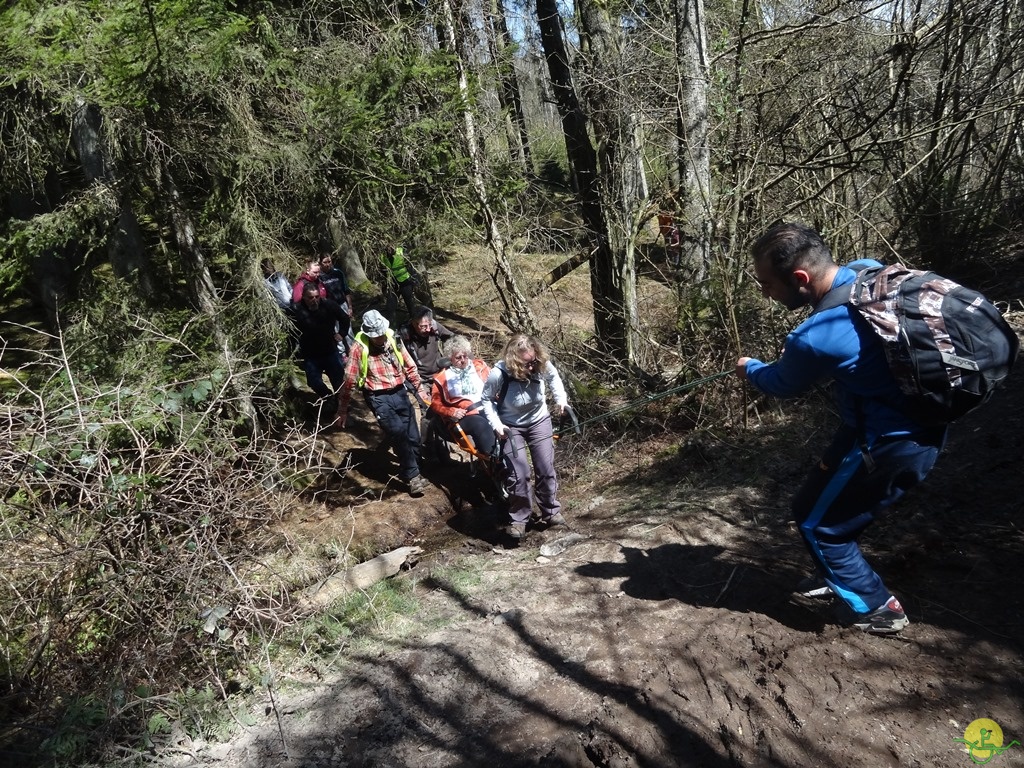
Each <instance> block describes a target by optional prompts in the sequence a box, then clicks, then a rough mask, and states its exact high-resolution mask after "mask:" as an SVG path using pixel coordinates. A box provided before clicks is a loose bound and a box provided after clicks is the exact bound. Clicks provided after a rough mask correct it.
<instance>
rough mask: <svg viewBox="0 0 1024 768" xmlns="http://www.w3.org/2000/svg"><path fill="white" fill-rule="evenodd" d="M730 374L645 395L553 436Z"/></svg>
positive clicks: (713, 375)
mask: <svg viewBox="0 0 1024 768" xmlns="http://www.w3.org/2000/svg"><path fill="white" fill-rule="evenodd" d="M732 373H733V371H732V370H728V371H722V372H721V373H714V374H712V375H711V376H705V377H704V378H702V379H697V380H696V381H691V382H689V383H687V384H682V385H680V386H678V387H673V388H672V389H667V390H665V391H664V392H658V393H656V394H653V395H646V396H644V397H641V398H639V399H638V400H634V401H633V402H631V403H627V404H626V405H623V406H620V407H619V408H615V409H613V410H610V411H608V412H607V413H601V414H598V415H597V416H592V417H591V418H589V419H585V420H584V421H581V422H579V423H577V424H571V425H564V426H559V427H558V429H556V430H555V436H556V437H557V436H560V435H563V434H566V433H568V432H575V431H576V430H577V429H582V428H583V426H584V425H586V424H593V423H594V422H597V421H603V420H604V419H609V418H611V417H612V416H615V415H616V414H619V413H625V412H626V411H631V410H633V409H635V408H640V407H642V406H644V405H647V404H648V403H653V402H655V401H656V400H661V399H663V398H666V397H668V396H670V395H675V394H678V393H680V392H686V391H687V390H690V389H696V388H697V387H702V386H704V385H705V384H708V383H710V382H712V381H715V380H716V379H721V378H723V377H725V376H729V375H731V374H732Z"/></svg>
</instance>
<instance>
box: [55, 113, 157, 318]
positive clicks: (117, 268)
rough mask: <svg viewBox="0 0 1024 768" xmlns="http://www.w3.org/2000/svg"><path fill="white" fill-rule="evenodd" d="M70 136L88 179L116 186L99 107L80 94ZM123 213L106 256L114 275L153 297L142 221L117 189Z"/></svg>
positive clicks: (115, 175)
mask: <svg viewBox="0 0 1024 768" xmlns="http://www.w3.org/2000/svg"><path fill="white" fill-rule="evenodd" d="M71 139H72V141H73V142H74V145H75V149H76V150H77V151H78V159H79V162H81V164H82V170H83V171H84V173H85V178H86V179H87V180H88V181H89V182H90V183H91V184H97V183H99V184H108V185H110V186H111V187H115V188H116V187H117V182H118V179H117V173H116V170H115V168H114V165H113V162H112V161H111V160H110V159H109V157H108V156H107V152H106V151H105V149H104V147H103V137H102V117H101V115H100V110H99V107H97V106H95V105H94V104H87V103H86V102H85V100H84V99H83V98H82V97H81V96H77V97H75V111H74V114H73V115H72V119H71ZM117 200H118V205H119V207H120V213H119V215H118V218H117V224H116V226H115V228H114V231H113V232H112V233H111V234H110V238H109V240H108V245H107V257H108V258H109V259H110V264H111V266H112V267H113V269H114V275H115V276H117V277H119V278H121V279H126V278H127V279H132V280H135V281H137V283H138V286H139V292H140V293H141V294H142V296H144V297H146V298H150V297H152V296H153V281H152V270H151V268H150V264H149V258H148V255H149V251H148V250H147V249H146V247H145V245H144V243H143V241H142V230H141V229H140V228H139V220H138V219H137V218H136V216H135V211H133V210H132V207H131V204H130V202H129V201H128V200H127V198H126V196H125V194H124V193H123V192H122V191H120V190H118V191H117Z"/></svg>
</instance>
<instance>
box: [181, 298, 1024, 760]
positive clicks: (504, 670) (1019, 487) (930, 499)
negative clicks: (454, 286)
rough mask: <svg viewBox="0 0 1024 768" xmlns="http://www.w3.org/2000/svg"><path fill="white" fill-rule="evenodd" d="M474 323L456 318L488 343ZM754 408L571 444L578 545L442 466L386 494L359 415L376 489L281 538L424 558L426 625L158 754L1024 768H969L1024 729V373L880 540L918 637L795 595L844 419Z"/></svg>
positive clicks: (369, 481) (876, 540)
mask: <svg viewBox="0 0 1024 768" xmlns="http://www.w3.org/2000/svg"><path fill="white" fill-rule="evenodd" d="M469 319H470V318H469V315H468V312H467V313H466V314H458V313H451V314H449V315H448V316H447V317H445V316H444V315H442V321H443V322H445V323H446V324H448V325H451V326H452V327H454V328H456V329H458V330H463V331H467V332H469V333H471V334H473V336H474V339H476V340H479V341H481V343H482V344H484V345H485V346H486V343H487V342H488V341H489V340H492V337H491V336H488V335H487V332H486V327H485V326H483V325H480V324H471V323H470V322H469ZM712 386H734V384H729V383H728V380H723V383H721V384H715V385H712ZM758 412H760V413H761V414H764V416H763V418H761V419H758V418H756V417H754V418H752V420H751V422H750V424H749V426H748V428H747V429H746V430H741V429H729V428H724V427H723V428H722V429H720V430H712V431H711V432H707V433H702V434H701V436H700V437H699V438H694V437H693V436H688V437H686V438H683V437H682V436H680V435H674V436H672V435H670V436H669V437H668V438H663V439H662V440H661V441H660V442H659V443H657V444H643V445H641V444H637V443H636V442H635V441H632V440H630V439H628V435H626V436H611V435H604V434H600V433H598V434H597V435H596V436H591V435H590V434H588V433H585V434H584V436H583V437H582V438H571V439H567V440H566V441H564V442H563V443H562V444H561V445H560V446H559V448H558V451H559V461H560V465H561V467H562V480H563V487H562V492H561V497H562V500H563V503H564V504H565V507H566V516H567V517H568V518H569V521H570V529H569V530H565V529H555V530H553V531H532V532H531V533H530V534H529V535H528V536H527V538H526V539H525V540H524V541H523V542H522V544H521V545H520V546H518V547H514V546H512V544H511V542H508V541H505V540H504V539H503V538H502V535H501V534H500V532H499V530H498V528H497V526H498V525H499V524H500V522H501V517H500V512H499V511H497V510H496V509H495V508H494V507H491V506H488V505H486V504H484V503H483V501H482V499H480V498H477V497H476V496H475V495H474V494H473V493H468V492H462V491H461V490H460V489H463V488H465V487H467V483H468V482H469V480H468V467H467V466H466V465H465V464H460V463H454V464H450V465H447V466H444V467H442V468H437V467H434V468H431V469H428V470H427V472H426V474H427V476H428V477H429V478H430V479H431V480H432V481H433V482H434V487H433V488H432V489H431V490H430V491H429V492H428V494H427V495H426V496H425V497H424V498H422V499H419V500H411V499H409V498H408V497H407V496H405V495H404V494H403V493H401V492H400V491H398V490H396V489H394V488H389V487H387V483H388V474H389V467H390V466H391V465H390V464H389V462H391V461H392V459H391V458H390V457H389V456H388V455H386V454H385V453H384V452H382V451H379V450H377V449H376V446H377V444H378V442H379V438H378V437H377V435H376V433H375V432H374V429H373V426H372V425H371V424H370V423H369V422H368V421H367V420H366V414H364V413H358V412H357V413H356V414H355V415H356V419H355V422H356V423H355V424H354V426H353V428H352V429H351V430H349V431H347V432H346V433H343V434H327V433H325V435H324V437H325V439H327V440H329V441H330V442H331V443H332V444H333V445H334V447H335V448H336V449H337V450H338V452H339V453H340V454H342V455H343V456H344V457H345V461H346V462H347V464H346V465H347V466H349V467H350V469H349V470H348V473H347V475H346V477H345V480H344V483H343V487H342V488H339V489H337V490H338V495H337V496H336V497H335V498H339V499H340V498H343V497H344V494H348V497H349V498H351V497H353V496H354V495H355V494H357V493H358V492H360V491H361V492H362V493H363V497H362V499H363V500H362V501H360V502H359V503H356V504H352V503H351V502H349V503H347V504H341V503H337V504H336V505H335V506H332V505H331V504H330V503H326V502H325V505H324V507H323V509H324V510H326V511H325V512H323V513H321V514H319V515H309V514H306V515H298V514H297V515H295V516H294V517H293V518H291V519H290V520H288V521H286V522H285V524H284V526H283V528H282V531H281V535H282V536H285V537H287V538H289V539H292V540H295V539H299V538H303V539H322V540H324V541H327V540H331V541H336V540H338V539H342V540H345V537H346V536H349V535H352V534H353V531H354V532H355V534H354V536H355V540H356V541H357V542H358V541H360V540H362V541H373V542H374V543H375V546H377V547H379V548H382V547H385V546H399V545H408V544H415V545H418V546H420V547H422V548H423V549H424V554H423V555H422V556H421V557H420V558H419V560H418V561H417V562H416V563H415V564H414V565H413V566H412V567H411V568H409V569H408V570H406V571H404V572H403V573H402V574H401V575H399V576H398V577H396V578H398V579H403V580H407V581H408V582H409V583H410V584H411V585H412V589H413V592H414V594H415V596H416V598H417V600H418V607H417V609H416V614H415V617H414V619H413V622H412V623H411V624H409V625H406V626H405V628H404V629H403V631H402V632H400V633H393V632H391V633H386V634H384V635H382V636H380V637H377V638H374V641H373V643H368V642H365V641H363V642H360V643H353V644H351V645H350V646H347V647H342V648H339V650H338V656H337V661H336V663H335V664H334V665H333V666H332V667H331V668H330V671H329V672H327V673H324V672H323V668H320V672H319V674H316V675H314V674H313V673H312V672H311V671H309V670H305V671H304V670H291V671H288V672H285V671H280V672H279V673H278V679H277V686H276V688H275V691H274V695H273V697H271V696H270V695H269V694H268V693H266V692H265V693H264V694H263V696H262V698H261V699H260V700H258V701H255V702H250V705H251V706H252V710H251V713H250V714H251V717H252V719H253V721H254V722H255V723H256V724H255V725H254V726H252V727H249V728H248V729H247V730H245V731H244V732H242V733H240V734H239V735H238V736H237V737H236V738H235V739H234V740H232V741H231V742H229V743H224V744H210V743H198V742H189V741H187V740H184V741H182V742H180V743H179V744H177V745H175V746H174V748H173V749H171V750H168V751H167V752H165V754H164V759H163V761H162V762H164V763H165V764H174V765H180V766H184V765H219V766H228V767H230V768H270V767H271V766H308V767H309V768H313V767H314V766H316V767H319V766H324V767H326V766H337V767H338V768H341V767H343V766H345V767H349V768H356V767H357V766H408V767H409V768H433V767H435V766H436V767H441V766H445V767H448V766H493V767H494V768H498V767H500V766H559V767H565V768H569V767H570V766H571V767H574V768H593V767H594V766H598V767H600V768H627V767H629V766H650V767H655V766H657V767H665V768H667V767H668V766H702V767H707V768H726V766H730V767H734V766H744V767H747V766H750V767H753V766H785V767H786V768H796V767H797V766H843V767H844V768H855V767H856V766H871V767H872V768H877V767H878V766H929V767H931V766H935V767H943V768H945V767H947V766H948V767H949V768H958V767H962V768H966V767H967V766H970V765H974V764H978V763H981V762H984V761H986V760H987V761H988V764H990V765H993V766H1012V765H1024V746H1012V747H1010V748H1009V749H1007V750H1005V751H1003V752H1001V753H1000V752H999V751H998V750H994V751H993V750H989V751H984V752H981V751H979V752H975V753H974V754H973V756H972V755H971V754H969V753H968V752H967V750H966V749H965V747H964V745H963V744H962V743H959V742H957V741H956V739H958V738H960V739H962V738H963V737H964V735H965V731H966V729H967V728H968V725H969V724H970V723H972V722H973V721H975V720H977V719H979V718H989V719H991V720H993V721H995V722H996V723H997V724H998V725H999V726H1001V728H1002V732H1003V739H1002V744H1003V745H1007V744H1009V743H1010V742H1011V741H1012V740H1014V739H1016V740H1019V741H1024V658H1022V649H1024V579H1022V570H1024V532H1022V521H1024V515H1022V508H1024V477H1022V475H1024V465H1022V461H1021V459H1022V454H1024V424H1022V421H1024V374H1021V373H1020V372H1018V374H1017V375H1016V376H1015V377H1014V378H1013V379H1012V381H1011V383H1010V384H1009V386H1008V387H1007V388H1006V389H1005V390H1004V391H1003V392H1002V393H1000V395H999V396H998V397H997V398H996V399H994V400H993V401H992V402H991V403H990V404H989V405H987V406H986V407H985V408H983V409H982V410H980V411H978V412H976V413H975V414H972V415H970V416H968V417H967V418H965V419H964V420H963V421H962V422H960V423H957V424H956V425H955V426H954V427H953V429H952V431H951V436H950V441H949V445H948V448H947V450H946V451H945V453H944V454H943V456H942V457H941V459H940V461H939V464H938V465H937V467H936V468H935V470H934V471H933V472H932V474H931V476H930V478H929V479H928V481H927V482H926V484H925V485H924V486H922V487H921V488H919V489H917V490H916V491H915V492H914V493H913V494H911V496H910V497H908V498H907V499H906V500H905V502H904V503H902V504H901V505H900V506H899V507H898V508H897V509H896V510H894V511H893V512H892V513H891V514H890V515H889V516H888V517H887V518H886V519H884V520H883V521H881V522H880V523H878V524H876V525H875V526H874V528H873V529H872V530H871V531H870V533H869V535H868V536H867V537H866V538H865V540H864V547H865V550H866V551H867V553H868V556H869V558H870V559H871V560H872V562H873V563H874V564H875V565H876V567H877V569H878V570H879V571H880V573H881V574H882V575H883V577H884V578H885V580H886V582H887V584H889V586H890V587H891V588H892V589H893V590H894V591H895V592H896V594H897V595H898V596H899V597H900V599H901V600H902V602H903V604H904V606H905V608H906V611H907V613H908V615H909V617H910V620H911V622H912V623H911V625H910V626H909V628H908V629H907V630H905V631H904V632H903V633H902V634H901V635H900V636H899V637H875V636H868V635H864V634H861V633H859V632H857V631H855V630H851V629H846V628H844V627H842V626H840V625H838V624H837V623H836V622H835V620H834V619H833V617H832V612H831V607H830V606H829V604H828V603H825V602H821V601H813V600H804V599H798V598H795V597H794V596H793V595H792V588H793V586H794V585H795V584H796V582H797V581H798V580H799V579H800V578H801V577H802V576H804V575H805V574H806V572H807V571H806V569H807V567H808V559H807V557H806V555H805V553H804V551H803V548H802V546H801V545H800V543H799V540H798V536H797V533H796V531H795V529H794V528H793V527H792V526H791V524H789V523H788V522H787V520H786V518H787V511H788V502H789V499H790V496H791V494H792V493H793V491H794V490H795V488H796V487H797V485H798V484H799V482H800V480H801V478H802V476H803V474H804V472H805V471H806V469H807V468H808V466H810V464H811V463H812V462H813V461H814V458H815V451H816V450H818V449H820V448H822V447H823V446H824V444H825V443H826V442H827V440H828V436H829V434H830V432H831V429H832V427H833V426H834V423H835V422H834V416H833V415H832V414H831V412H830V410H829V408H828V406H827V403H826V401H825V400H823V399H821V398H820V397H818V396H815V397H812V398H809V399H808V400H804V401H798V402H791V403H788V404H786V405H785V406H784V408H782V409H781V410H780V409H778V408H777V407H776V406H773V405H772V404H770V403H768V402H762V403H760V404H759V408H758ZM779 414H784V415H785V416H784V417H782V418H780V417H779ZM580 439H582V440H583V441H591V443H590V444H588V445H587V446H586V450H584V447H583V446H582V445H580V444H579V443H576V444H574V443H573V440H580ZM595 440H597V441H600V442H601V445H599V446H596V448H598V449H603V448H605V447H607V449H608V450H604V451H603V450H595V445H593V441H595ZM460 496H463V497H465V498H461V499H460V498H458V497H460ZM326 498H328V499H329V498H331V497H329V496H328V497H326ZM372 499H376V500H372ZM570 534H578V536H579V537H582V539H578V540H576V541H569V540H567V539H566V537H567V536H569V535H570ZM573 538H576V537H573ZM545 545H547V546H545ZM551 545H555V546H553V547H552V546H551ZM562 546H564V547H565V548H564V551H561V552H560V553H559V552H557V550H559V549H561V548H562ZM542 547H543V548H544V552H545V553H549V554H548V555H547V556H544V555H542V553H541V550H542ZM549 548H550V549H549ZM550 550H554V551H553V552H551V551H550ZM240 719H241V720H243V721H244V720H245V718H240ZM989 743H990V744H992V743H994V742H993V741H992V740H991V739H990V740H989ZM972 758H973V759H972Z"/></svg>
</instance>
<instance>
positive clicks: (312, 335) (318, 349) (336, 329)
mask: <svg viewBox="0 0 1024 768" xmlns="http://www.w3.org/2000/svg"><path fill="white" fill-rule="evenodd" d="M349 323H350V320H349V316H348V315H347V314H345V311H344V310H342V308H341V307H339V306H338V305H337V304H336V303H335V302H334V301H331V300H330V299H325V298H321V296H320V286H319V285H318V284H317V283H314V282H307V283H306V284H305V285H304V286H303V289H302V301H300V302H299V303H298V304H296V305H295V325H296V327H297V328H298V330H299V353H300V354H301V355H302V369H303V370H304V371H305V373H306V382H307V383H308V384H309V386H310V389H312V390H313V391H314V392H316V393H317V395H319V396H320V397H321V398H327V397H331V395H332V394H333V392H332V391H331V390H330V389H328V388H327V385H326V384H324V378H323V377H324V374H325V373H326V374H327V378H328V379H330V381H331V385H332V386H333V388H334V391H335V392H336V391H338V390H339V389H341V385H342V383H343V382H344V380H345V369H344V367H343V365H342V362H341V355H340V354H339V352H338V342H340V341H341V340H342V339H344V337H345V334H346V333H348V328H349Z"/></svg>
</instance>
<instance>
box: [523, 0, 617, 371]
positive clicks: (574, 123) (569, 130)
mask: <svg viewBox="0 0 1024 768" xmlns="http://www.w3.org/2000/svg"><path fill="white" fill-rule="evenodd" d="M537 22H538V24H539V25H540V32H541V44H542V46H543V48H544V58H545V59H546V60H547V64H548V73H549V76H550V78H551V87H552V90H553V91H554V95H555V101H556V103H557V105H558V113H559V115H560V117H561V119H562V134H563V135H564V137H565V148H566V153H567V154H568V157H569V162H570V163H571V165H572V168H573V173H574V176H575V178H576V183H577V190H578V191H577V195H578V196H579V201H580V208H581V212H582V215H583V222H584V224H585V225H586V227H587V229H588V231H589V235H590V240H591V244H592V248H591V259H590V293H591V296H592V298H593V302H594V330H595V332H596V334H597V340H598V343H599V344H600V345H601V347H602V349H603V351H604V352H605V353H607V354H608V355H610V356H612V357H617V358H619V359H620V360H623V361H628V362H632V359H633V350H632V344H631V343H630V335H631V334H630V323H629V321H628V320H627V315H626V312H627V303H626V300H627V297H626V293H627V285H628V283H629V282H630V281H629V279H628V268H629V267H630V266H631V265H632V250H631V249H629V253H628V254H627V253H626V249H621V250H619V251H618V252H616V251H615V250H614V249H613V247H612V243H611V237H610V236H609V227H608V223H607V221H606V219H605V211H604V208H603V205H602V200H601V191H600V187H599V184H600V180H599V174H598V160H597V153H596V152H595V150H594V146H593V145H592V144H591V142H590V136H589V134H588V133H587V118H586V116H585V115H584V114H583V110H582V108H581V107H580V103H579V98H578V96H577V94H576V89H575V86H574V85H573V80H572V70H571V69H570V67H569V58H568V55H567V53H566V50H565V40H564V38H563V36H562V25H561V18H560V17H559V15H558V7H557V4H556V2H555V0H537ZM630 240H631V238H630ZM616 242H620V238H619V237H616ZM624 275H626V278H627V279H626V280H623V276H624ZM624 283H625V284H624ZM628 287H629V288H630V289H634V290H635V281H633V283H632V285H630V286H628ZM635 308H636V302H635V300H633V301H632V302H631V306H630V307H629V311H630V312H635Z"/></svg>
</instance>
